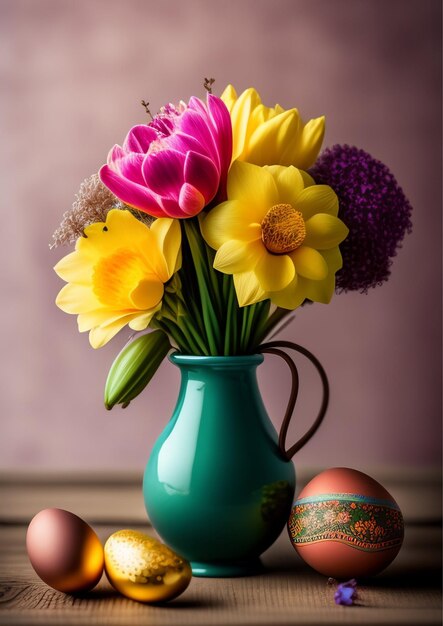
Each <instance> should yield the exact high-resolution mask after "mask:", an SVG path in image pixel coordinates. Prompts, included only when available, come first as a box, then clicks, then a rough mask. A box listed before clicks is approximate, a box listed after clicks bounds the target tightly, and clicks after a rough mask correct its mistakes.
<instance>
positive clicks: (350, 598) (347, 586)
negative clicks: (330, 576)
mask: <svg viewBox="0 0 443 626" xmlns="http://www.w3.org/2000/svg"><path fill="white" fill-rule="evenodd" d="M356 599H357V581H356V580H355V578H352V579H351V580H349V581H348V582H345V583H340V584H339V585H338V587H337V591H336V592H335V594H334V600H335V604H342V605H344V606H352V605H353V604H354V601H355V600H356Z"/></svg>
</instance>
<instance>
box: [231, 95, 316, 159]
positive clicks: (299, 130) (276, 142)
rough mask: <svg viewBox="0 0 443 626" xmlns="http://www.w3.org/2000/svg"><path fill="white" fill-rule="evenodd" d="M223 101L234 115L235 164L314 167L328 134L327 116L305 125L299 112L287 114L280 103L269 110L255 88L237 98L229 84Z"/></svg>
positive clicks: (232, 118)
mask: <svg viewBox="0 0 443 626" xmlns="http://www.w3.org/2000/svg"><path fill="white" fill-rule="evenodd" d="M221 99H222V100H223V102H224V103H225V104H226V106H227V108H228V110H229V112H230V114H231V122H232V133H233V154H232V160H233V161H234V160H236V159H239V160H240V161H247V162H248V163H254V164H255V165H294V166H295V167H298V168H300V169H303V170H306V169H308V168H309V167H311V165H313V164H314V162H315V160H316V158H317V156H318V153H319V151H320V147H321V144H322V141H323V136H324V132H325V118H324V117H318V118H316V119H312V120H310V121H309V122H308V123H307V124H304V123H303V121H302V119H301V117H300V114H299V112H298V110H297V109H288V110H287V111H285V109H283V108H282V107H281V106H280V105H279V104H276V105H275V107H273V108H272V107H266V106H265V105H264V104H262V101H261V98H260V96H259V94H258V93H257V91H256V90H255V89H252V88H249V89H246V91H244V92H243V93H242V94H240V96H237V93H236V91H235V89H234V87H233V86H232V85H228V86H227V87H226V89H225V90H224V92H223V93H222V95H221Z"/></svg>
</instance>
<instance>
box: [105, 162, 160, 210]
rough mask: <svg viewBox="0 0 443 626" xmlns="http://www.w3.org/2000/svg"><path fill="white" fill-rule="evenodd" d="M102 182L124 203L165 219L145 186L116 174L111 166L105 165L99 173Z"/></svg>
mask: <svg viewBox="0 0 443 626" xmlns="http://www.w3.org/2000/svg"><path fill="white" fill-rule="evenodd" d="M99 176H100V180H101V181H102V183H103V184H104V185H106V187H108V189H110V190H111V191H112V193H113V194H114V195H116V196H117V198H120V200H121V201H122V202H124V203H125V204H128V205H129V206H132V207H134V208H136V209H140V211H146V213H149V214H150V215H153V216H154V217H163V213H162V211H161V210H160V208H159V204H158V202H157V198H156V196H155V195H154V194H152V193H151V192H150V191H148V189H147V188H146V187H145V186H142V185H138V184H137V183H134V182H132V181H130V180H128V179H127V178H123V177H122V176H120V175H119V174H117V173H116V172H114V171H113V170H112V169H111V168H110V167H109V165H103V167H102V168H101V170H100V172H99Z"/></svg>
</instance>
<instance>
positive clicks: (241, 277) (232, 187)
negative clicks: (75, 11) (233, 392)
mask: <svg viewBox="0 0 443 626" xmlns="http://www.w3.org/2000/svg"><path fill="white" fill-rule="evenodd" d="M212 82H213V81H212V79H211V80H206V81H205V87H206V89H207V91H208V93H207V96H206V102H205V101H203V100H201V99H199V98H196V97H192V98H191V99H190V100H189V102H188V103H185V102H182V101H181V102H179V103H178V104H175V105H174V104H167V105H166V106H164V107H162V108H161V109H160V111H159V112H158V113H157V114H156V115H155V116H153V117H152V116H150V119H149V120H148V123H146V124H139V125H136V126H134V127H133V128H132V129H131V130H130V131H129V132H128V134H127V136H126V138H125V140H124V142H123V144H122V145H121V146H120V145H115V146H114V147H113V148H112V149H111V151H110V152H109V154H108V158H107V163H106V165H104V166H103V167H102V168H101V169H100V171H99V173H98V174H94V175H93V176H91V178H89V179H87V180H86V181H84V182H83V184H82V185H81V187H80V191H79V193H78V196H77V199H76V201H75V202H74V205H73V207H72V209H71V210H70V211H69V212H67V213H65V215H64V217H63V221H62V223H61V225H60V227H59V228H58V229H57V231H56V232H55V233H54V242H53V245H60V244H66V243H68V244H72V243H74V242H75V251H73V252H71V253H70V254H68V255H67V256H65V257H64V258H62V259H61V261H59V263H57V265H56V267H55V271H56V272H57V274H58V275H59V276H60V277H61V278H62V279H63V280H64V281H66V283H67V284H66V285H65V286H64V287H63V288H62V289H61V291H60V293H59V294H58V297H57V301H56V302H57V305H58V306H59V307H60V308H61V309H62V310H63V311H65V312H67V313H70V314H75V315H77V316H78V328H79V331H80V332H85V331H89V340H90V343H91V345H92V346H93V347H94V348H99V347H101V346H103V345H104V344H106V343H107V342H108V341H110V340H111V339H112V338H113V337H114V336H115V335H116V334H117V333H118V332H119V331H120V330H122V329H123V328H125V327H126V326H129V328H130V329H132V330H133V331H136V332H137V333H138V332H140V331H150V332H142V333H141V334H139V335H136V336H135V337H131V339H130V341H129V343H128V344H127V345H126V346H125V347H124V348H123V350H122V352H121V353H120V354H119V355H118V356H117V358H116V360H115V362H114V363H113V365H112V367H111V370H110V373H109V376H108V380H107V383H106V390H105V404H106V406H107V408H112V407H113V406H114V405H115V404H121V405H122V406H126V405H127V404H128V403H129V402H130V401H131V400H132V399H133V398H135V397H136V396H137V395H138V394H139V393H140V392H141V391H142V389H143V388H144V387H145V386H146V385H147V383H148V382H149V380H150V379H151V378H152V376H153V375H154V373H155V371H156V370H157V368H158V367H159V365H160V363H161V362H162V360H163V359H164V358H165V356H166V355H167V354H168V352H169V351H170V350H171V347H173V348H175V349H176V350H178V351H179V352H180V353H182V354H186V355H201V356H236V355H248V354H254V353H255V352H257V350H258V348H259V346H260V344H261V343H262V342H263V341H264V339H265V338H266V337H268V336H269V334H270V333H271V332H272V331H273V330H274V329H275V327H276V325H277V324H281V323H283V321H284V318H285V316H287V315H288V314H289V313H291V311H293V310H294V309H296V308H297V307H300V306H303V305H305V304H306V303H310V302H318V303H323V304H327V303H328V302H329V301H330V300H331V298H332V296H333V294H334V292H337V293H341V292H345V291H348V290H357V291H360V292H363V293H364V292H367V290H368V289H369V288H371V287H375V286H377V285H380V284H381V283H382V282H383V281H385V280H386V279H387V278H388V276H389V272H390V269H389V268H390V265H391V262H392V261H391V260H392V257H393V256H394V255H395V254H396V251H397V248H398V247H399V244H400V242H401V241H402V239H403V237H404V235H405V233H406V232H409V231H410V230H411V221H410V214H411V207H410V204H409V202H408V201H407V199H406V198H405V196H404V194H403V192H402V190H401V189H400V187H399V186H398V184H397V182H396V180H395V178H394V176H393V175H392V174H391V172H390V171H389V169H388V168H387V167H386V166H385V165H383V164H382V163H381V162H380V161H377V160H376V159H374V158H373V157H371V156H370V155H369V154H367V153H366V152H364V151H363V150H360V149H357V148H355V147H350V146H347V145H336V146H333V147H332V148H329V149H327V150H325V151H324V152H323V153H321V154H320V156H319V153H320V149H321V145H322V141H323V136H324V130H325V120H324V117H320V118H317V119H312V120H310V121H308V122H307V123H304V122H303V120H302V118H301V116H300V114H299V112H298V110H297V109H296V108H291V109H288V110H285V109H283V108H282V107H281V106H279V105H276V106H274V107H267V106H265V105H264V104H263V103H262V102H261V98H260V96H259V94H258V93H257V91H256V90H255V89H252V88H250V89H247V90H246V91H244V92H243V93H241V94H240V95H239V96H238V95H237V93H236V91H235V90H234V88H233V87H232V86H228V87H227V88H226V89H225V90H224V92H223V93H222V95H221V97H216V96H215V95H213V94H212V93H211V92H212V89H211V85H212ZM143 104H145V103H143ZM145 106H146V109H147V112H148V113H149V110H148V106H147V105H146V104H145ZM149 115H150V113H149Z"/></svg>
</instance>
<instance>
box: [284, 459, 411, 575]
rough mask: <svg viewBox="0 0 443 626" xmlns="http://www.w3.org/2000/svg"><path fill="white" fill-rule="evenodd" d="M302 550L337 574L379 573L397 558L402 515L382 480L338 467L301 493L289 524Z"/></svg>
mask: <svg viewBox="0 0 443 626" xmlns="http://www.w3.org/2000/svg"><path fill="white" fill-rule="evenodd" d="M288 531H289V536H290V539H291V542H292V545H293V546H294V548H295V550H296V551H297V553H298V554H299V555H300V556H301V558H302V559H303V560H304V561H305V562H306V563H308V564H309V565H310V566H311V567H313V568H314V569H315V570H317V571H318V572H320V573H321V574H325V576H331V577H333V578H338V579H342V578H346V579H350V578H358V577H365V576H372V575H374V574H378V573H379V572H381V571H382V570H383V569H385V567H387V566H388V565H389V564H390V563H391V562H392V561H393V560H394V558H395V557H396V556H397V554H398V552H399V550H400V548H401V545H402V542H403V534H404V525H403V517H402V514H401V511H400V509H399V507H398V505H397V503H396V502H395V500H394V498H393V497H392V496H391V494H390V493H389V492H388V491H386V489H385V488H384V487H382V485H380V483H378V482H377V481H376V480H374V479H373V478H371V477H370V476H368V475H367V474H363V473H362V472H359V471H357V470H354V469H349V468H346V467H336V468H332V469H328V470H326V471H324V472H322V473H321V474H318V475H317V476H315V478H313V479H312V480H311V481H310V482H309V483H308V484H307V485H306V487H305V488H304V489H303V490H302V491H301V493H300V495H299V496H298V498H297V500H296V501H295V503H294V506H293V508H292V511H291V515H290V518H289V522H288Z"/></svg>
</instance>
